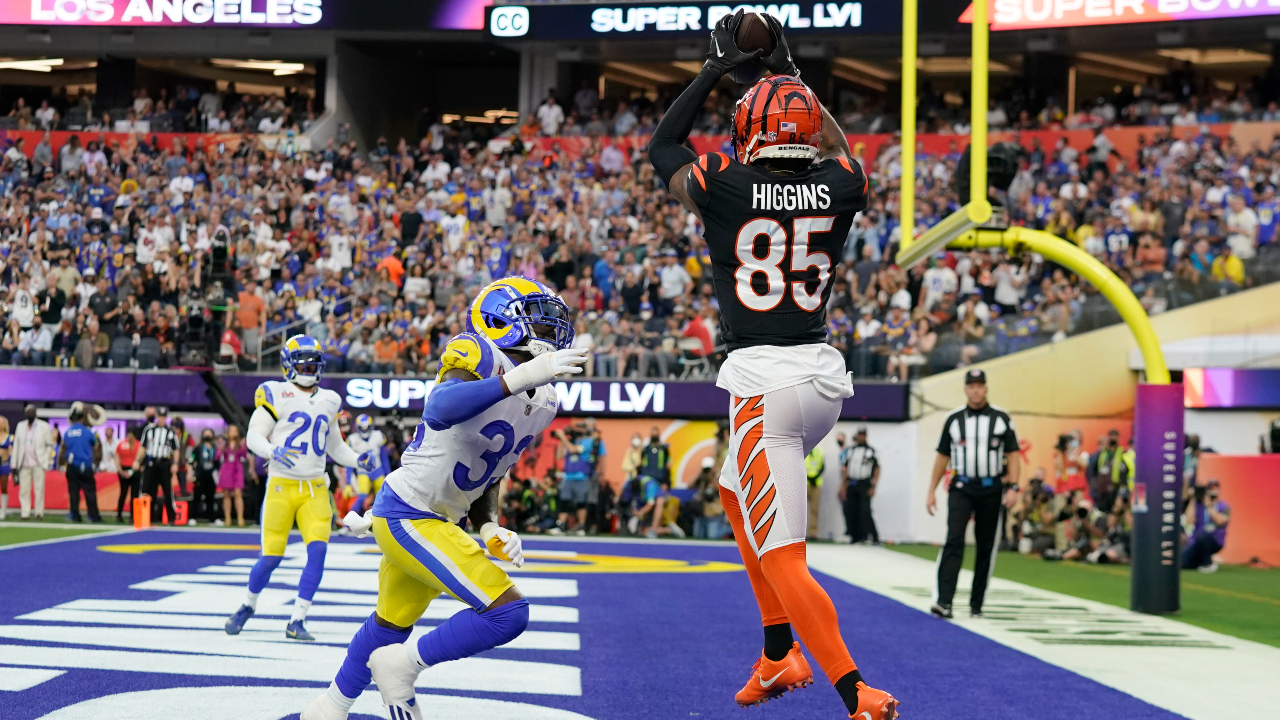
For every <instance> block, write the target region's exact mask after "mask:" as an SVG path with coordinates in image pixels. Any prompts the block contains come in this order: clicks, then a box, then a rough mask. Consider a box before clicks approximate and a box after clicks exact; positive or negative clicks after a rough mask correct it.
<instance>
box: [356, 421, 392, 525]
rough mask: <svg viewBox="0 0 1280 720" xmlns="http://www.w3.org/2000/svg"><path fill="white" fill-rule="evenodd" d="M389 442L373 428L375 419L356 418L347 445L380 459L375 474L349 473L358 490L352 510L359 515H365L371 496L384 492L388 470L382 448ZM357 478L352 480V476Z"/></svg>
mask: <svg viewBox="0 0 1280 720" xmlns="http://www.w3.org/2000/svg"><path fill="white" fill-rule="evenodd" d="M386 442H387V439H386V437H385V436H384V435H383V434H382V431H381V430H379V429H377V428H375V427H374V426H373V418H371V417H369V416H368V415H361V416H359V417H357V418H356V427H355V431H354V432H352V433H350V434H349V435H348V436H347V444H348V445H350V446H351V449H352V450H355V451H356V452H357V453H365V452H371V453H374V454H375V455H376V456H377V457H378V469H377V470H374V471H373V472H364V471H363V470H353V471H348V473H349V474H348V482H350V483H351V484H353V485H354V486H355V488H356V500H355V503H354V504H353V505H352V509H353V510H355V511H356V513H357V514H359V513H363V512H364V511H365V510H366V509H367V507H366V505H368V504H369V494H370V493H373V494H374V495H375V496H376V495H377V494H378V493H379V492H381V491H382V480H383V478H384V477H385V475H386V469H385V467H384V465H383V462H382V446H383V445H385V444H386ZM352 475H354V476H355V477H354V478H352V477H351V476H352Z"/></svg>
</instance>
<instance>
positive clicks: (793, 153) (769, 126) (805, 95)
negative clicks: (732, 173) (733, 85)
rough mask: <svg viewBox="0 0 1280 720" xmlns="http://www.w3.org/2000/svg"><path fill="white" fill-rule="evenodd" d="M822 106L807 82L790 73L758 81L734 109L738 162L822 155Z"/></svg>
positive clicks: (734, 135)
mask: <svg viewBox="0 0 1280 720" xmlns="http://www.w3.org/2000/svg"><path fill="white" fill-rule="evenodd" d="M821 138H822V106H821V105H820V104H819V103H818V98H817V96H816V95H814V94H813V91H812V90H810V89H809V87H808V86H807V85H805V84H804V83H802V82H800V80H799V79H798V78H794V77H792V76H790V75H770V76H769V77H766V78H764V79H762V80H761V81H760V82H758V83H756V84H755V85H754V86H753V87H752V88H751V89H750V90H748V91H747V94H746V95H743V96H742V99H741V100H739V101H738V105H737V107H735V108H734V111H733V138H732V142H733V152H734V154H735V155H736V156H737V157H738V162H740V163H743V164H744V165H747V164H750V163H752V162H754V161H756V160H758V159H760V158H801V159H805V160H812V159H813V158H814V157H816V156H817V155H818V142H819V140H820V139H821Z"/></svg>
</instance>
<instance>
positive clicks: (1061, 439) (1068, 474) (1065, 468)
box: [1054, 430, 1089, 493]
mask: <svg viewBox="0 0 1280 720" xmlns="http://www.w3.org/2000/svg"><path fill="white" fill-rule="evenodd" d="M1081 436H1082V433H1081V432H1080V431H1079V430H1073V431H1072V432H1071V433H1070V434H1067V435H1060V436H1058V446H1057V448H1055V449H1056V450H1057V452H1055V453H1054V464H1055V465H1056V466H1057V467H1056V470H1057V477H1058V487H1057V491H1058V492H1059V493H1069V492H1074V491H1076V490H1088V489H1089V482H1088V480H1086V479H1085V468H1086V467H1087V466H1088V464H1089V453H1088V452H1085V451H1082V450H1081V448H1080V438H1081Z"/></svg>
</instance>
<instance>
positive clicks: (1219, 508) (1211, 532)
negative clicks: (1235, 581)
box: [1182, 478, 1231, 573]
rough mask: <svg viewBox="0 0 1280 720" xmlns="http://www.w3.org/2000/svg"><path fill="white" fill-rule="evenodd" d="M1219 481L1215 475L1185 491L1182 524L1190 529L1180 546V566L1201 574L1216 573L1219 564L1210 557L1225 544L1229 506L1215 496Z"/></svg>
mask: <svg viewBox="0 0 1280 720" xmlns="http://www.w3.org/2000/svg"><path fill="white" fill-rule="evenodd" d="M1220 486H1221V483H1219V482H1218V480H1217V478H1214V479H1212V480H1210V481H1209V482H1207V483H1205V484H1204V485H1195V486H1193V487H1191V488H1190V489H1189V490H1188V495H1189V498H1194V500H1193V501H1192V502H1189V503H1187V510H1186V513H1185V518H1184V524H1185V525H1186V526H1188V527H1190V528H1191V531H1190V532H1189V533H1188V535H1187V537H1186V539H1185V540H1184V541H1183V547H1182V569H1183V570H1191V569H1192V568H1194V569H1196V570H1199V571H1200V572H1203V573H1211V572H1216V571H1217V570H1218V563H1217V562H1216V561H1214V559H1213V556H1214V555H1217V554H1218V553H1220V552H1222V548H1223V547H1225V546H1226V544H1227V524H1228V523H1229V522H1230V521H1231V506H1230V505H1227V504H1226V503H1225V502H1223V501H1221V500H1219V499H1218V491H1219V489H1220Z"/></svg>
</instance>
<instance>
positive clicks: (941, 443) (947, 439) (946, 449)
mask: <svg viewBox="0 0 1280 720" xmlns="http://www.w3.org/2000/svg"><path fill="white" fill-rule="evenodd" d="M938 454H939V455H946V456H948V457H949V456H950V455H951V423H950V421H948V422H944V423H943V424H942V437H941V438H939V439H938Z"/></svg>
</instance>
